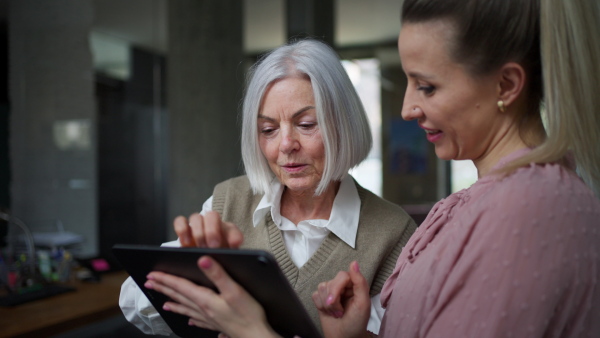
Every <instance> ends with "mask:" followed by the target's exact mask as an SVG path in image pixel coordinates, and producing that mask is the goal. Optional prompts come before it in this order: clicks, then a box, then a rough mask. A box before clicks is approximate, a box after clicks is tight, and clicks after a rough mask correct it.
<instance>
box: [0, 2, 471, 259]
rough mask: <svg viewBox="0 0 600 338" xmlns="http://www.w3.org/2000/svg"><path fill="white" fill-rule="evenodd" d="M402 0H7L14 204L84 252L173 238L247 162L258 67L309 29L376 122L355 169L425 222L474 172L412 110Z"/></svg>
mask: <svg viewBox="0 0 600 338" xmlns="http://www.w3.org/2000/svg"><path fill="white" fill-rule="evenodd" d="M400 5H401V1H400V0H244V1H241V0H218V1H217V0H127V1H123V0H52V1H46V0H2V1H0V211H3V212H5V213H7V214H10V215H12V216H14V217H18V218H19V219H20V220H22V221H23V223H25V224H26V225H27V226H28V227H29V228H30V229H31V231H32V232H33V233H34V235H36V236H34V238H35V239H36V245H52V244H44V242H43V240H44V237H43V236H41V235H42V234H48V233H50V234H54V235H56V234H58V235H57V237H51V239H50V241H52V240H56V241H60V240H64V241H65V242H64V243H63V244H65V245H70V246H71V250H72V252H73V253H74V254H75V256H76V257H83V258H85V257H99V256H107V255H110V248H111V247H112V246H113V245H114V244H116V243H133V244H135V243H138V244H151V245H159V244H160V243H162V242H165V241H167V240H172V239H174V237H175V235H174V233H173V231H172V229H171V222H172V219H173V218H174V217H175V216H177V215H189V214H191V213H194V212H198V211H199V210H200V208H201V206H202V203H203V202H204V201H205V200H206V199H207V198H208V197H209V196H211V194H212V189H213V187H214V185H215V184H216V183H218V182H220V181H223V180H225V179H227V178H230V177H233V176H236V175H241V174H243V167H242V162H241V157H240V140H239V135H240V123H239V119H238V113H239V110H240V109H239V108H240V100H241V98H242V94H243V86H244V81H245V72H246V70H247V69H248V67H249V66H251V65H252V64H253V63H254V62H255V61H256V60H257V58H259V57H260V56H261V55H262V54H263V53H265V52H267V51H269V50H270V49H272V48H274V47H277V46H279V45H281V44H284V43H286V42H287V41H289V40H290V39H294V38H301V37H304V36H311V37H315V38H318V39H321V40H324V41H326V42H327V43H328V44H330V45H331V46H333V47H334V48H335V49H336V51H337V52H338V53H339V55H340V57H341V58H342V59H343V65H344V67H345V68H346V70H347V71H348V74H349V76H350V78H351V79H352V81H353V83H354V85H355V86H356V88H357V90H358V91H359V93H360V96H361V98H362V99H363V103H364V105H365V108H366V110H367V111H368V115H369V119H370V121H371V128H372V130H373V135H374V138H375V140H374V141H375V143H374V147H373V151H372V153H371V155H370V156H369V158H368V159H367V160H366V161H365V162H364V163H363V164H362V165H361V166H359V167H358V168H356V169H353V170H352V174H353V175H354V176H355V177H356V178H357V180H358V181H359V182H360V183H361V184H363V185H364V186H365V187H366V188H368V189H370V190H372V191H373V192H375V193H377V194H378V195H380V196H383V197H384V198H386V199H388V200H390V201H392V202H395V203H397V204H400V205H402V206H404V207H405V208H406V209H407V210H408V211H409V212H410V213H411V214H412V215H413V217H414V218H415V219H416V220H417V222H418V223H420V221H421V220H422V218H423V217H424V215H425V214H426V213H427V212H428V211H429V208H430V207H431V206H432V204H433V203H434V202H436V201H437V200H439V199H440V198H443V197H445V196H447V195H448V194H450V193H451V192H453V191H456V190H459V189H462V188H464V187H467V186H469V185H470V184H471V183H472V182H473V181H474V180H475V177H476V172H475V171H474V169H473V168H472V166H471V165H470V163H463V162H458V163H452V162H445V161H440V160H438V159H437V158H436V157H435V153H434V152H433V147H432V145H431V144H429V143H428V142H427V141H426V139H425V137H424V135H423V132H422V131H421V130H420V129H419V128H418V127H417V126H416V123H414V122H413V123H409V122H405V121H403V120H402V119H401V116H400V111H401V107H402V100H403V94H404V90H405V88H406V79H405V77H404V75H403V73H402V69H401V65H400V61H399V58H398V54H397V46H396V41H397V35H398V32H399V29H400V21H399V16H400ZM40 238H41V239H40ZM46 240H48V238H46ZM55 244H56V243H55ZM59 244H60V243H59Z"/></svg>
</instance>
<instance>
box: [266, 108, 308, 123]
mask: <svg viewBox="0 0 600 338" xmlns="http://www.w3.org/2000/svg"><path fill="white" fill-rule="evenodd" d="M310 109H315V107H314V106H306V107H304V108H302V109H300V110H298V111H297V112H295V113H294V115H292V118H293V119H294V118H296V117H297V116H298V115H300V114H302V113H304V112H305V111H307V110H310ZM258 118H259V119H265V120H267V121H275V119H273V118H270V117H268V116H265V115H263V114H258Z"/></svg>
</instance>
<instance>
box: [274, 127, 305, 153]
mask: <svg viewBox="0 0 600 338" xmlns="http://www.w3.org/2000/svg"><path fill="white" fill-rule="evenodd" d="M299 148H300V142H298V138H297V135H296V132H295V131H294V130H293V128H282V129H281V142H280V143H279V151H281V152H282V153H284V154H289V153H291V152H293V151H294V150H298V149H299Z"/></svg>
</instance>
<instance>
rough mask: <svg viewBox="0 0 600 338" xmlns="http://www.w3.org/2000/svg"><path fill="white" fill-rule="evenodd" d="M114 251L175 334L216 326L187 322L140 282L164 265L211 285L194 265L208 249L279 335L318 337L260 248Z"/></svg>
mask: <svg viewBox="0 0 600 338" xmlns="http://www.w3.org/2000/svg"><path fill="white" fill-rule="evenodd" d="M112 252H113V254H114V255H115V257H116V258H117V260H118V261H119V263H121V264H122V265H123V267H124V268H125V270H126V271H127V272H128V273H129V275H130V276H131V277H132V279H133V280H134V281H135V283H136V284H137V285H138V286H139V288H140V289H141V290H142V292H143V293H144V294H145V295H146V297H147V298H148V299H149V300H150V302H151V303H152V305H153V306H154V308H155V309H156V310H157V311H158V313H159V314H160V315H161V317H162V318H163V319H164V320H165V322H166V323H167V325H169V327H170V328H171V330H172V331H173V332H174V333H175V334H176V335H178V336H180V337H184V338H185V337H217V335H218V332H215V331H212V330H207V329H202V328H199V327H195V326H189V325H188V317H185V316H183V315H179V314H176V313H173V312H169V311H165V310H163V309H162V305H163V304H164V302H165V301H167V299H168V298H167V297H166V296H165V295H163V294H161V293H159V292H156V291H154V290H150V289H147V288H145V287H144V283H145V282H146V280H147V279H146V276H147V275H148V273H150V272H151V271H163V272H166V273H170V274H173V275H176V276H180V277H184V278H186V279H189V280H191V281H193V282H195V283H196V284H199V285H202V286H205V287H209V288H211V289H213V290H216V288H215V287H214V285H213V283H212V282H210V280H208V278H206V276H205V275H204V274H203V273H202V271H201V270H200V269H199V268H198V266H197V261H198V258H200V257H201V256H204V255H209V256H211V257H212V258H213V259H215V260H216V261H217V262H219V263H220V264H221V265H222V266H223V268H224V269H225V270H226V271H227V272H228V274H229V275H230V276H231V277H232V278H233V279H234V280H235V281H236V282H238V283H239V284H240V285H241V286H242V287H244V289H245V290H246V291H247V292H248V293H249V294H250V295H252V296H253V297H254V298H255V299H256V300H257V301H258V302H259V303H261V305H262V306H263V308H264V310H265V314H266V316H267V320H268V321H269V324H270V325H271V326H272V327H273V329H274V330H275V331H276V332H277V333H278V334H280V335H282V336H283V337H294V336H295V335H297V336H300V337H302V338H311V337H321V335H320V333H319V331H318V330H317V328H316V326H315V324H314V323H313V322H312V320H311V318H310V317H309V315H308V313H307V312H306V310H305V309H304V306H303V305H302V303H301V302H300V299H299V298H298V296H297V295H296V293H295V291H294V289H293V288H292V287H291V285H290V284H289V282H288V280H287V278H286V277H285V276H284V274H283V272H282V271H281V269H280V268H279V265H278V264H277V261H276V260H275V258H274V257H273V255H271V254H270V253H269V252H267V251H264V250H247V249H209V248H174V247H154V246H146V245H127V244H117V245H115V246H113V249H112Z"/></svg>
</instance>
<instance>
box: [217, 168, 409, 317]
mask: <svg viewBox="0 0 600 338" xmlns="http://www.w3.org/2000/svg"><path fill="white" fill-rule="evenodd" d="M355 184H356V188H357V190H358V195H359V197H360V200H361V208H360V218H359V227H358V232H357V235H356V245H355V249H353V248H352V247H350V246H349V245H347V244H346V243H344V242H343V241H342V240H340V239H339V238H338V237H337V236H336V235H334V234H333V233H329V235H328V236H327V237H326V238H325V240H324V241H323V243H322V244H321V246H320V247H319V248H318V249H317V251H316V252H315V253H314V254H313V256H312V257H310V259H309V260H308V261H307V262H306V263H305V264H304V265H303V266H302V267H301V268H298V267H297V266H296V265H295V264H294V263H293V261H292V259H291V258H290V256H289V255H288V252H287V249H286V247H285V244H284V241H283V236H282V234H281V231H280V230H279V229H278V228H277V226H276V225H275V223H273V219H272V218H271V213H270V212H269V213H267V215H266V216H265V218H264V219H263V220H261V222H260V223H259V224H258V225H257V226H256V227H254V226H253V224H252V216H253V214H254V210H255V209H256V206H257V205H258V203H259V202H260V200H261V199H262V195H254V194H253V193H252V189H251V188H250V182H249V181H248V178H247V177H246V176H240V177H236V178H232V179H229V180H227V181H225V182H222V183H219V184H218V185H217V186H216V187H215V189H214V193H213V205H212V207H213V210H215V211H217V212H219V213H220V214H221V217H222V219H223V220H225V221H228V222H232V223H234V224H235V225H237V226H238V227H239V228H240V230H241V231H242V232H243V234H244V243H243V244H242V247H243V248H247V249H262V250H266V251H269V252H271V253H272V254H273V256H274V257H275V258H276V259H277V262H278V263H279V266H280V267H281V270H282V271H283V273H284V274H285V276H286V277H287V279H288V280H289V282H290V284H291V285H292V287H293V288H294V289H295V290H296V292H297V294H298V296H299V298H300V300H301V301H302V303H303V304H304V307H305V308H306V310H307V312H308V313H309V314H310V316H311V317H312V319H313V321H314V322H315V324H316V325H317V326H318V327H319V328H320V322H319V314H318V311H317V309H316V307H315V306H314V304H313V301H312V293H313V292H314V291H316V290H317V285H318V284H319V283H320V282H322V281H327V280H330V279H333V278H334V277H335V276H336V274H337V273H338V271H340V270H348V266H349V265H350V262H352V261H354V260H356V261H358V264H359V266H360V271H361V273H362V274H363V275H364V276H365V278H366V279H367V281H368V282H369V285H370V286H371V291H370V292H371V295H372V296H373V295H376V294H378V293H380V292H381V288H382V287H383V284H384V283H385V281H386V279H387V278H388V277H389V276H390V274H391V273H392V271H393V270H394V267H395V265H396V259H397V258H398V255H399V254H400V251H401V250H402V247H403V246H404V245H405V244H406V242H407V241H408V239H409V238H410V236H411V235H412V233H413V232H414V231H415V229H416V224H415V222H414V221H413V219H412V218H411V217H410V216H409V215H408V214H407V213H406V212H405V211H404V210H403V209H402V208H400V207H399V206H397V205H395V204H392V203H390V202H388V201H385V200H383V199H381V198H379V197H377V196H376V195H374V194H373V193H371V192H370V191H368V190H366V189H364V188H362V187H361V186H360V185H358V183H356V182H355ZM290 320H293V319H290Z"/></svg>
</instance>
